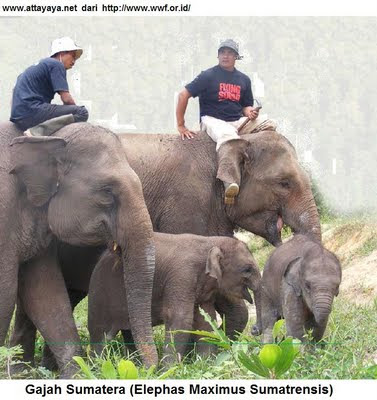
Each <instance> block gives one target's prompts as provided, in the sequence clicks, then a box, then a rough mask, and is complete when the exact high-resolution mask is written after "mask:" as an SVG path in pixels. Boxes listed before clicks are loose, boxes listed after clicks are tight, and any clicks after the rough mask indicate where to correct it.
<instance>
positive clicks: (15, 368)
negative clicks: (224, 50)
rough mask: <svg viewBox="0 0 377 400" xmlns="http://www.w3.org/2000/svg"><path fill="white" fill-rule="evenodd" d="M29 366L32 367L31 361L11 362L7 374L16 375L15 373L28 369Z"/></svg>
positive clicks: (21, 372)
mask: <svg viewBox="0 0 377 400" xmlns="http://www.w3.org/2000/svg"><path fill="white" fill-rule="evenodd" d="M30 367H33V365H31V363H24V362H17V363H16V364H11V365H10V366H9V374H10V376H12V377H16V376H17V375H21V374H23V373H24V372H27V371H29V370H30Z"/></svg>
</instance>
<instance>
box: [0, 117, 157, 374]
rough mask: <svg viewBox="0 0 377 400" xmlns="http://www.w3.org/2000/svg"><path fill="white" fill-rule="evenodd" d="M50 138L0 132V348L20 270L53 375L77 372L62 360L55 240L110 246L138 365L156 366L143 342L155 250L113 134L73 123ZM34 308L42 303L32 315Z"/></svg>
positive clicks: (67, 324)
mask: <svg viewBox="0 0 377 400" xmlns="http://www.w3.org/2000/svg"><path fill="white" fill-rule="evenodd" d="M57 134H58V135H59V136H57V135H56V136H55V135H53V136H51V137H26V136H19V135H20V131H18V130H17V129H16V128H15V126H14V125H13V124H11V123H4V124H1V125H0V163H1V164H0V182H1V194H0V222H1V231H0V254H1V259H0V282H1V283H0V345H2V344H3V343H4V340H5V337H6V334H7V331H8V328H9V323H10V320H11V317H12V313H13V309H14V305H15V303H16V297H17V286H18V285H17V282H18V273H19V266H20V265H21V267H20V272H21V274H20V294H21V296H20V299H21V303H22V306H23V307H24V309H25V311H26V312H28V314H29V316H30V318H31V320H32V321H33V322H34V323H35V324H36V326H37V328H38V329H39V330H40V331H41V333H42V335H43V336H44V338H45V339H46V340H47V341H48V342H50V347H51V349H52V351H53V352H54V355H55V357H56V359H57V362H58V365H59V368H60V370H61V372H62V373H61V377H63V378H64V377H70V376H71V375H72V372H73V371H74V369H75V368H74V367H73V365H67V363H69V361H71V359H72V356H73V355H75V354H79V353H80V351H81V347H80V345H79V342H80V340H79V336H78V333H77V330H76V328H75V324H74V320H73V317H72V312H71V308H70V305H69V299H68V296H67V292H66V288H65V285H64V281H63V279H62V276H61V272H60V270H59V268H58V266H57V263H56V248H55V245H54V243H55V241H54V239H53V235H56V237H57V238H58V239H60V240H62V241H65V242H68V243H70V244H73V245H85V246H98V245H101V244H102V245H107V246H108V247H113V244H114V242H116V243H117V244H118V245H119V247H120V249H121V252H122V261H123V267H124V280H125V286H126V290H129V292H130V294H129V295H128V297H129V299H128V301H129V302H130V303H132V306H131V307H130V310H131V311H132V316H131V326H132V331H133V332H134V334H135V336H136V337H137V339H136V342H138V343H140V344H139V346H138V347H139V349H140V350H141V353H142V355H143V360H144V362H145V364H146V365H151V364H156V363H157V353H156V349H155V347H154V346H151V345H147V343H150V342H151V340H152V324H151V311H150V310H151V294H152V284H153V274H154V245H153V241H152V224H151V220H150V217H149V214H148V211H147V208H146V206H145V202H144V199H143V194H142V187H141V184H140V181H139V179H138V177H137V175H136V174H135V172H134V171H133V170H132V168H131V167H130V166H129V164H128V162H127V158H126V155H125V153H124V151H122V148H121V146H120V142H119V138H118V137H117V136H116V135H115V134H113V133H112V132H110V131H108V130H105V129H103V128H100V127H94V126H92V125H90V124H86V123H79V124H71V125H69V126H67V127H64V128H63V129H61V130H60V131H59V132H58V133H57ZM130 260H132V263H131V262H130ZM30 289H31V290H30ZM136 297H137V299H136ZM45 300H47V301H45ZM33 302H37V303H38V304H39V303H40V304H43V306H42V307H41V308H39V309H36V308H32V307H30V304H33ZM63 320H64V325H62V324H61V321H63ZM58 325H59V326H60V329H56V326H58Z"/></svg>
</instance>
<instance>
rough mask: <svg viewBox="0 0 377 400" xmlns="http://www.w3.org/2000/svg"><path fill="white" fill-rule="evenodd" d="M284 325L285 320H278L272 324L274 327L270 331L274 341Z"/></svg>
mask: <svg viewBox="0 0 377 400" xmlns="http://www.w3.org/2000/svg"><path fill="white" fill-rule="evenodd" d="M284 324H285V320H284V319H279V321H276V322H275V324H274V327H273V329H272V337H273V338H274V339H276V338H277V337H278V335H279V333H281V331H282V329H283V327H284Z"/></svg>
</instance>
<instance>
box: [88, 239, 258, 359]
mask: <svg viewBox="0 0 377 400" xmlns="http://www.w3.org/2000/svg"><path fill="white" fill-rule="evenodd" d="M154 242H155V246H156V269H155V276H154V286H153V297H152V323H153V325H159V324H163V323H164V324H165V328H166V337H165V339H166V340H165V343H169V342H170V341H171V340H170V336H171V334H170V331H172V330H178V329H181V330H193V329H195V330H196V329H198V330H211V328H210V326H209V325H208V324H207V323H206V322H205V321H204V319H203V317H202V316H201V314H200V313H199V307H201V308H203V309H204V310H205V311H206V312H207V313H209V314H210V315H211V317H212V318H213V319H215V318H216V314H215V296H216V295H217V294H219V293H220V294H223V295H225V296H226V297H228V298H232V299H241V300H242V299H245V300H247V301H249V302H250V303H251V302H252V298H251V296H250V294H249V289H251V290H253V292H254V298H255V302H256V303H257V302H258V301H259V293H260V292H259V287H260V279H261V275H260V272H259V270H258V268H257V266H256V263H255V261H254V259H253V257H252V255H251V254H250V252H249V250H248V249H247V247H246V245H245V244H244V243H242V242H240V241H239V240H237V239H234V238H229V237H217V236H216V237H204V236H197V235H191V234H182V235H171V234H164V233H155V234H154ZM131 262H132V260H131ZM122 282H123V277H122V268H121V264H120V263H119V262H118V259H117V256H116V255H115V254H114V253H110V252H109V251H106V252H105V253H104V254H103V256H102V257H101V259H100V260H99V262H98V263H97V265H96V267H95V269H94V272H93V275H92V277H91V280H90V286H89V303H88V312H89V320H88V328H89V332H90V340H91V343H93V349H94V350H95V351H96V352H97V353H98V354H100V352H101V351H102V349H103V345H102V344H101V342H103V340H104V339H105V338H106V339H112V338H113V337H114V336H115V335H116V334H117V333H118V332H119V330H122V333H123V335H124V338H125V342H129V341H130V340H131V336H129V334H130V333H129V329H130V324H129V320H128V308H127V301H126V298H127V296H126V292H125V289H124V285H123V284H122ZM246 322H247V319H246V321H245V325H246ZM244 327H245V326H243V328H244ZM189 339H190V334H187V333H179V334H175V337H174V341H175V351H174V349H172V346H169V345H165V348H164V362H165V363H170V362H172V361H173V359H174V354H176V355H177V356H178V360H180V359H181V357H182V356H183V355H184V353H185V351H186V350H187V346H186V345H187V343H188V342H189ZM202 347H203V348H204V347H205V346H199V348H198V350H199V351H200V349H201V348H202ZM204 351H205V352H208V351H209V349H208V347H206V349H205V350H204Z"/></svg>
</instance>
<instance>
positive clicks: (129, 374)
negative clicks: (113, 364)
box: [118, 360, 152, 379]
mask: <svg viewBox="0 0 377 400" xmlns="http://www.w3.org/2000/svg"><path fill="white" fill-rule="evenodd" d="M151 368H152V367H151ZM151 368H150V369H151ZM148 373H149V370H148ZM118 374H119V378H120V379H137V378H138V377H139V374H138V371H137V368H136V366H135V364H134V363H133V362H132V361H130V360H120V361H119V363H118Z"/></svg>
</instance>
